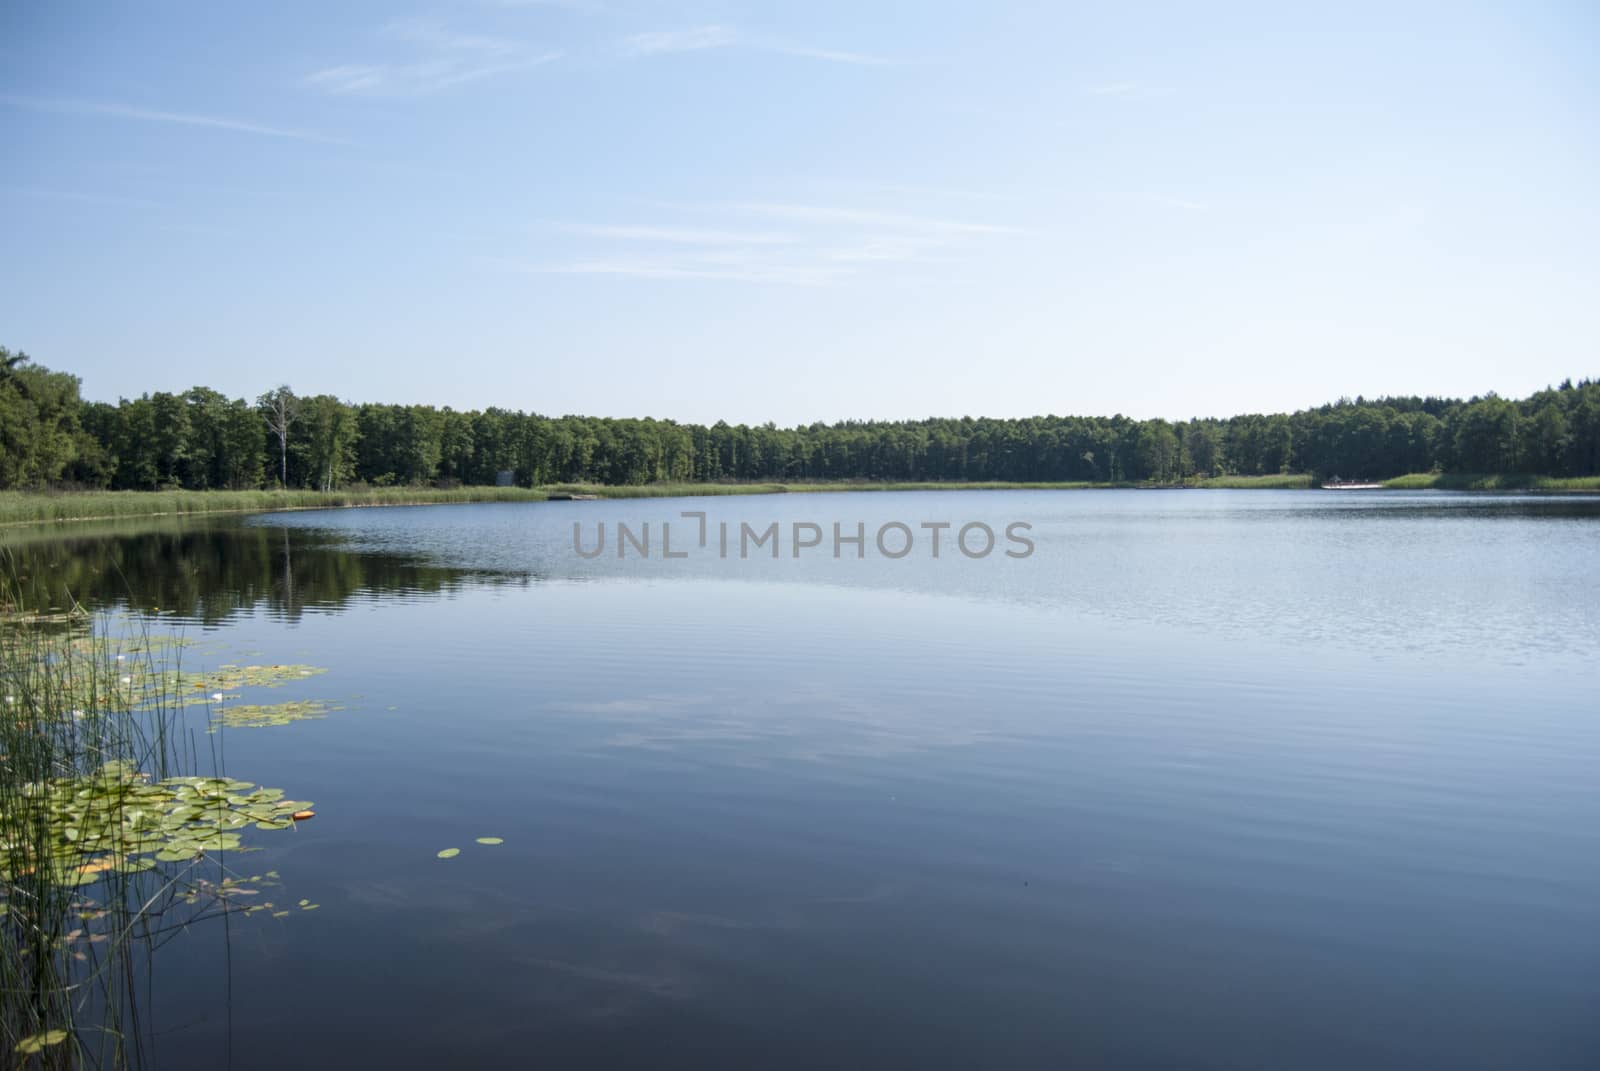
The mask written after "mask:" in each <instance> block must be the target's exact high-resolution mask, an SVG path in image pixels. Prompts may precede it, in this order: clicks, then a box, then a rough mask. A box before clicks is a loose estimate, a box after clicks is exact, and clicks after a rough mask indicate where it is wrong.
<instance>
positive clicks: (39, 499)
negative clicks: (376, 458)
mask: <svg viewBox="0 0 1600 1071" xmlns="http://www.w3.org/2000/svg"><path fill="white" fill-rule="evenodd" d="M1375 482H1378V481H1375ZM1089 490H1202V491H1203V490H1277V491H1283V490H1295V491H1298V490H1306V491H1315V490H1339V488H1323V487H1321V485H1320V483H1319V482H1318V481H1317V480H1316V479H1315V478H1314V477H1312V476H1309V475H1280V476H1219V477H1212V478H1209V479H1205V480H1191V481H1187V482H1184V483H1176V484H1173V483H1162V484H1156V483H1127V482H1120V483H1085V482H1005V481H973V482H960V483H957V482H926V481H924V482H916V481H900V482H897V481H884V482H867V481H860V480H841V481H839V482H837V483H834V482H807V483H715V484H697V483H670V484H627V485H607V484H552V485H549V486H545V487H535V488H526V487H461V488H451V489H437V488H377V489H368V490H354V491H327V492H324V491H60V492H48V491H46V492H28V491H7V492H0V529H6V528H19V527H28V526H33V525H47V524H61V523H70V522H77V521H111V520H121V519H136V518H152V517H186V516H200V515H217V514H232V513H287V512H295V511H301V510H316V509H361V508H368V507H375V506H431V505H451V504H465V503H475V502H545V501H550V500H552V499H556V500H560V499H571V498H573V497H575V496H581V497H583V498H594V499H631V498H699V497H719V496H729V495H764V494H825V493H830V492H832V493H841V492H868V491H1089ZM1363 490H1368V491H1371V490H1399V491H1417V490H1445V491H1499V492H1516V493H1542V494H1551V493H1556V494H1559V493H1593V492H1600V478H1597V477H1581V478H1577V479H1555V478H1549V477H1537V476H1477V475H1466V474H1462V475H1450V474H1444V475H1441V474H1433V473H1427V474H1414V475H1408V476H1398V477H1394V478H1392V479H1388V480H1384V481H1381V486H1380V487H1374V488H1363Z"/></svg>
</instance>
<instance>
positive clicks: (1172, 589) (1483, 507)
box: [253, 491, 1600, 660]
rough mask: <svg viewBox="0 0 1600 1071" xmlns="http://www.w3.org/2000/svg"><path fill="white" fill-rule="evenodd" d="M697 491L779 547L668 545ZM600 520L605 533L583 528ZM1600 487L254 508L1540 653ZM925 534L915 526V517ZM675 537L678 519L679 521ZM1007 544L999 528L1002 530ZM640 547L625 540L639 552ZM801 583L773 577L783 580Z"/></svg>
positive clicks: (1353, 652)
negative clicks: (620, 541)
mask: <svg viewBox="0 0 1600 1071" xmlns="http://www.w3.org/2000/svg"><path fill="white" fill-rule="evenodd" d="M684 508H688V509H693V510H704V511H706V512H707V513H708V514H709V520H710V523H711V524H712V525H713V530H715V525H716V523H717V522H718V520H721V519H725V520H727V521H728V522H729V523H730V526H731V527H732V529H734V530H737V528H738V525H739V523H740V522H741V521H743V522H748V523H750V524H751V525H752V526H753V527H757V528H765V527H766V525H768V524H770V523H772V522H773V521H776V522H778V523H779V525H780V530H781V533H782V537H783V539H784V540H785V543H784V546H783V548H782V552H781V553H782V556H781V557H780V558H779V560H777V561H774V560H772V559H771V558H770V557H765V556H759V555H757V556H752V557H751V558H749V559H747V560H738V559H737V558H736V557H731V558H729V559H727V560H723V559H719V558H718V557H716V556H715V553H714V551H715V546H716V541H715V537H713V538H712V540H711V544H712V545H711V547H710V548H709V549H708V550H707V551H699V550H695V551H694V553H693V555H692V556H691V557H690V558H689V559H686V560H663V559H662V558H660V557H659V526H660V522H661V521H663V520H667V521H674V522H677V523H679V524H681V525H683V526H684V528H683V530H684V532H685V533H687V532H691V531H693V530H694V528H695V526H696V524H697V522H695V521H685V520H682V519H681V518H679V517H678V514H679V513H680V512H681V510H683V509H684ZM836 520H837V521H840V522H841V523H843V524H844V525H845V526H846V527H847V529H853V527H854V524H855V522H857V521H861V522H864V523H865V524H866V528H867V532H868V541H869V547H868V555H869V557H868V559H867V560H865V561H857V560H854V559H852V558H851V557H849V555H850V554H851V553H852V552H851V551H850V550H849V549H848V548H847V549H846V551H845V554H846V556H845V557H844V558H843V559H842V560H834V559H833V558H832V556H831V527H832V523H833V522H834V521H836ZM969 520H979V521H984V522H986V523H988V524H990V526H991V527H992V528H993V529H994V530H995V531H996V532H997V533H999V532H1003V531H1004V528H1005V525H1006V524H1007V523H1009V522H1010V521H1012V520H1026V521H1028V522H1029V523H1031V524H1032V526H1033V530H1032V532H1031V538H1033V539H1034V541H1035V543H1036V545H1037V550H1036V552H1035V553H1034V554H1033V556H1032V557H1030V558H1027V559H1024V560H1012V559H1008V558H1005V557H1004V556H1003V554H1002V553H1001V551H1000V550H999V549H997V550H996V551H995V552H994V553H993V554H992V555H991V556H990V557H988V558H985V559H981V560H976V561H973V560H968V559H965V558H963V557H962V556H961V555H959V554H957V553H954V552H952V550H951V549H950V548H949V545H948V544H949V539H950V538H951V533H946V535H945V541H946V542H945V549H944V551H943V553H942V554H941V557H940V558H939V559H938V560H934V559H932V558H931V556H929V555H928V554H927V553H926V552H925V551H924V550H923V549H922V547H923V546H924V544H923V543H922V542H919V544H918V550H917V551H915V552H914V553H913V554H912V555H911V556H909V557H907V558H905V559H902V560H898V561H891V560H886V559H883V558H881V557H877V556H876V552H875V550H874V549H873V548H872V547H871V546H870V542H871V539H872V535H871V533H872V532H874V531H876V529H877V528H878V527H879V526H880V525H882V524H884V523H886V522H889V521H900V522H902V523H905V524H907V525H909V526H911V527H912V528H913V529H916V527H917V525H919V524H920V523H921V522H923V521H949V522H951V523H952V524H953V525H956V526H959V525H961V524H963V523H965V522H967V521H969ZM601 521H605V522H606V523H607V525H608V530H609V532H610V533H611V535H610V542H609V544H608V553H607V554H606V555H604V556H602V557H601V558H599V559H595V560H592V561H587V560H583V559H581V558H579V557H578V556H577V555H576V554H575V553H574V552H573V549H572V525H573V524H574V523H579V524H581V525H582V526H583V532H584V536H583V538H584V541H585V546H588V547H592V546H593V540H594V533H595V532H596V530H597V526H598V524H599V523H600V522H601ZM619 521H620V522H622V523H625V524H628V525H629V526H630V527H631V528H633V529H634V530H638V529H639V528H640V526H641V525H642V524H643V523H645V522H649V523H650V524H651V525H652V529H653V531H655V532H656V533H657V536H656V539H657V543H656V544H655V545H654V546H655V548H656V550H655V554H656V556H655V557H652V558H651V559H650V560H647V561H640V560H637V559H636V558H633V557H630V558H628V559H627V560H622V561H618V560H617V559H616V558H615V557H614V556H613V554H612V552H611V551H612V550H614V547H615V535H614V533H615V526H616V524H617V522H619ZM797 521H810V522H814V523H818V524H821V525H822V526H823V527H824V529H825V530H827V531H828V532H830V535H828V536H827V537H825V540H826V544H825V546H824V547H823V548H821V550H820V553H819V552H818V551H806V552H805V553H804V555H803V556H802V557H801V558H800V559H795V558H793V557H792V556H791V555H790V551H789V545H788V538H789V533H790V532H792V525H793V524H794V523H795V522H797ZM1597 522H1600V500H1597V499H1589V498H1577V497H1559V498H1557V497H1534V496H1465V495H1440V494H1409V495H1402V494H1387V493H1385V494H1381V495H1369V496H1361V495H1358V494H1334V493H1329V494H1317V493H1305V492H1259V491H1256V492H1232V493H1230V492H1056V493H1042V492H971V493H964V494H956V493H950V492H926V493H917V492H909V493H895V494H885V495H870V496H869V495H860V494H817V495H810V494H806V495H800V494H796V495H782V496H759V497H739V498H701V499H694V500H654V499H641V500H619V501H599V502H552V503H542V504H536V505H526V506H509V507H508V506H501V505H486V506H463V507H439V508H428V509H388V510H360V511H345V512H342V513H317V514H283V515H274V516H270V517H264V518H260V519H258V520H256V521H255V522H253V523H256V524H262V525H279V524H282V525H289V526H293V527H296V528H307V529H313V530H316V531H321V532H324V533H326V535H327V536H328V537H335V536H336V537H337V538H339V539H340V540H348V541H349V542H348V543H344V544H341V545H345V546H347V547H349V548H358V549H366V550H371V551H378V552H388V553H396V552H402V551H403V552H404V553H406V554H408V555H416V556H420V557H422V558H423V559H425V560H426V561H428V562H430V563H433V564H437V565H447V566H451V567H456V568H471V569H475V570H486V571H499V572H503V573H511V574H523V575H532V576H535V577H541V578H551V579H561V578H568V579H610V580H629V581H682V580H736V581H757V582H762V583H781V584H822V585H830V586H839V587H849V588H871V589H880V590H896V591H904V592H912V593H924V594H935V595H950V596H956V597H959V598H964V599H970V600H981V601H985V602H1006V603H1016V604H1025V605H1032V606H1039V607H1049V608H1055V609H1059V610H1062V611H1065V612H1068V613H1073V614H1078V615H1083V616H1086V617H1093V618H1100V619H1106V620H1119V621H1124V622H1128V623H1132V624H1140V623H1142V624H1146V625H1151V626H1158V627H1161V628H1181V629H1185V630H1198V631H1204V632H1208V633H1219V634H1223V635H1230V636H1232V637H1233V638H1234V639H1235V641H1236V642H1240V643H1254V642H1263V643H1267V644H1272V645H1276V644H1279V643H1289V644H1315V645H1319V646H1323V647H1326V648H1329V649H1330V650H1336V651H1339V652H1342V653H1344V654H1345V655H1347V656H1350V657H1384V658H1395V657H1407V656H1429V657H1434V656H1444V657H1455V656H1456V655H1459V654H1460V653H1461V652H1463V651H1472V652H1474V654H1473V656H1472V657H1490V658H1495V659H1501V660H1507V659H1509V660H1516V659H1522V658H1525V657H1528V656H1530V655H1531V654H1533V653H1534V652H1544V653H1545V654H1551V653H1559V652H1563V651H1571V650H1572V649H1573V648H1574V645H1575V644H1576V645H1578V646H1583V645H1592V644H1600V589H1597V586H1596V582H1595V581H1593V580H1592V579H1591V577H1592V576H1593V575H1594V573H1593V570H1592V568H1591V567H1590V566H1589V564H1588V563H1591V562H1592V561H1593V560H1595V559H1596V556H1597V555H1600V523H1597ZM918 534H919V540H920V539H921V538H922V535H921V533H920V531H919V533H918ZM675 538H676V536H675ZM1004 545H1005V544H1004V543H1003V541H1002V543H1001V546H1002V547H1003V546H1004ZM630 553H631V551H630ZM789 597H790V592H785V593H784V594H783V595H781V596H780V595H776V594H775V595H774V599H775V600H779V599H787V598H789Z"/></svg>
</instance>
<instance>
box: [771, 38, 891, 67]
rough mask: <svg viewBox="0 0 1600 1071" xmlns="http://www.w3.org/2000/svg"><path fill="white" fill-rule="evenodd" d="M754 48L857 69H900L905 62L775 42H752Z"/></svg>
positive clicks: (831, 49) (883, 57)
mask: <svg viewBox="0 0 1600 1071" xmlns="http://www.w3.org/2000/svg"><path fill="white" fill-rule="evenodd" d="M752 47H755V48H759V49H762V50H764V51H767V52H778V53H781V54H783V55H785V56H796V57H798V58H800V59H814V60H823V61H825V62H827V63H848V64H851V65H853V66H856V67H898V66H900V65H901V64H902V63H903V62H904V61H903V60H897V59H892V58H890V57H888V56H873V55H868V54H867V53H865V52H842V51H840V50H838V49H833V48H807V47H804V46H802V45H786V44H782V43H780V42H775V41H768V42H765V43H759V42H752Z"/></svg>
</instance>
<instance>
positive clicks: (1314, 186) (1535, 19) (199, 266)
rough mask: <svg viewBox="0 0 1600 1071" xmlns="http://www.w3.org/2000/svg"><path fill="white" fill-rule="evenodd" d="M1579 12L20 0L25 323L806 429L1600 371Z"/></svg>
mask: <svg viewBox="0 0 1600 1071" xmlns="http://www.w3.org/2000/svg"><path fill="white" fill-rule="evenodd" d="M1597 12H1600V8H1596V7H1595V6H1594V5H1591V4H1585V3H1568V4H1557V3H1550V4H1544V3H1537V2H1534V3H1504V4H1499V5H1481V4H1467V3H1448V4H1445V3H1441V4H1425V3H1400V4H1395V3H1383V4H1361V3H1354V4H1337V5H1333V4H1327V5H1308V4H1282V3H1267V4H1259V5H1242V4H1198V3H1183V4H1171V5H1141V4H1127V5H1122V4H1116V5H1111V4H1095V5H1082V6H1075V5H1071V4H1066V3H1028V4H1006V3H992V4H973V3H963V4H955V3H943V2H938V0H924V2H918V3H910V2H907V3H899V2H894V3H870V2H864V0H856V2H849V3H831V2H820V3H819V2H810V3H805V4H799V3H787V4H777V3H769V4H736V3H697V2H685V3H676V2H670V0H660V2H654V3H639V2H628V0H545V2H538V0H532V2H529V0H524V2H518V0H499V2H494V0H455V2H438V3H432V4H428V5H421V6H413V5H403V4H360V3H339V4H306V5H299V6H296V5H291V4H261V5H248V6H247V5H233V4H226V5H216V4H179V3H160V4H133V3H128V4H111V5H105V4H82V5H80V4H71V3H50V4H28V3H21V2H0V55H3V57H4V63H3V64H0V159H3V160H4V165H3V169H0V235H3V239H0V244H3V249H4V254H5V255H4V257H3V258H0V344H3V345H6V346H9V347H11V348H13V349H16V348H19V347H20V348H22V349H25V350H27V351H28V352H29V353H30V354H32V355H33V356H34V357H35V358H36V359H38V360H39V361H41V362H43V363H45V364H48V365H50V366H52V367H56V368H62V369H66V370H69V371H72V372H75V373H77V374H78V375H80V376H82V377H83V379H84V391H85V394H86V395H88V396H89V397H93V398H103V399H108V400H113V399H115V398H116V397H118V396H119V395H133V394H138V393H141V392H143V391H146V390H160V389H164V390H182V389H186V388H187V387H189V386H192V385H194V384H206V385H209V386H213V387H216V388H217V389H219V390H222V391H224V392H226V393H228V394H230V395H236V396H237V395H246V396H251V397H253V396H254V395H256V394H258V393H260V392H261V391H263V390H266V389H267V388H269V387H270V386H272V385H274V384H276V383H278V382H281V381H287V382H288V383H290V384H291V385H292V386H293V387H294V388H295V389H296V390H298V391H301V392H302V393H323V392H327V393H334V394H338V395H340V396H343V397H346V398H349V399H351V400H357V401H396V402H433V403H436V404H441V405H444V404H448V405H453V406H456V407H458V408H468V407H481V406H484V405H502V406H507V407H513V408H520V409H530V410H537V411H540V412H545V413H553V414H559V413H571V412H581V413H591V414H597V415H611V416H623V415H634V416H642V415H652V416H659V417H671V418H675V419H680V420H699V421H712V420H716V419H718V418H726V419H728V420H730V421H748V422H759V421H765V420H774V421H777V422H778V423H780V424H792V423H799V422H809V421H812V420H836V419H846V418H868V417H883V418H899V417H918V416H928V415H962V414H972V415H979V414H982V415H991V416H1019V415H1027V414H1034V413H1100V414H1109V413H1113V412H1122V413H1127V414H1129V415H1133V416H1138V417H1152V416H1165V417H1170V418H1182V417H1189V416H1194V415H1226V414H1229V413H1232V412H1238V411H1252V410H1279V409H1293V408H1299V407H1303V406H1306V405H1311V404H1317V403H1320V402H1322V401H1326V400H1332V399H1334V398H1337V397H1339V396H1340V395H1355V394H1366V395H1369V396H1371V395H1376V394H1383V393H1446V394H1461V395H1468V394H1474V393H1481V392H1485V391H1489V390H1497V391H1499V392H1501V393H1503V394H1511V395H1520V394H1525V393H1527V392H1529V391H1531V390H1534V389H1537V388H1539V387H1542V386H1544V385H1546V384H1549V383H1553V382H1558V381H1559V380H1560V379H1562V378H1564V377H1566V376H1573V377H1575V378H1576V377H1580V376H1585V375H1588V376H1593V375H1596V374H1600V349H1597V346H1596V343H1597V341H1600V270H1597V263H1600V257H1597V252H1596V251H1597V250H1600V211H1597V208H1596V191H1597V190H1600V77H1597V75H1600V66H1597V61H1596V59H1595V56H1596V55H1597V49H1600V14H1597Z"/></svg>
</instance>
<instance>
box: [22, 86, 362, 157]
mask: <svg viewBox="0 0 1600 1071" xmlns="http://www.w3.org/2000/svg"><path fill="white" fill-rule="evenodd" d="M0 100H4V101H5V102H6V103H7V104H14V105H16V106H17V107H20V108H31V109H33V110H35V111H46V112H60V113H63V114H68V115H103V116H107V117H109V118H113V119H131V120H134V121H135V122H141V123H172V124H176V125H178V126H199V127H209V128H211V129H213V130H229V131H233V132H234V133H238V134H256V135H259V136H261V137H268V138H292V139H295V140H297V141H320V142H325V143H328V144H332V145H342V144H346V142H343V141H342V140H340V139H339V138H330V137H326V136H324V135H322V134H313V133H311V132H310V131H306V130H291V129H287V128H285V127H277V126H266V125H263V124H261V123H252V122H248V121H246V120H243V119H229V118H224V117H221V116H215V115H193V114H190V113H188V112H167V111H158V110H156V109H152V108H136V107H132V106H130V105H125V104H106V103H97V102H93V101H75V100H49V99H41V98H36V97H17V96H3V97H0Z"/></svg>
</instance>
